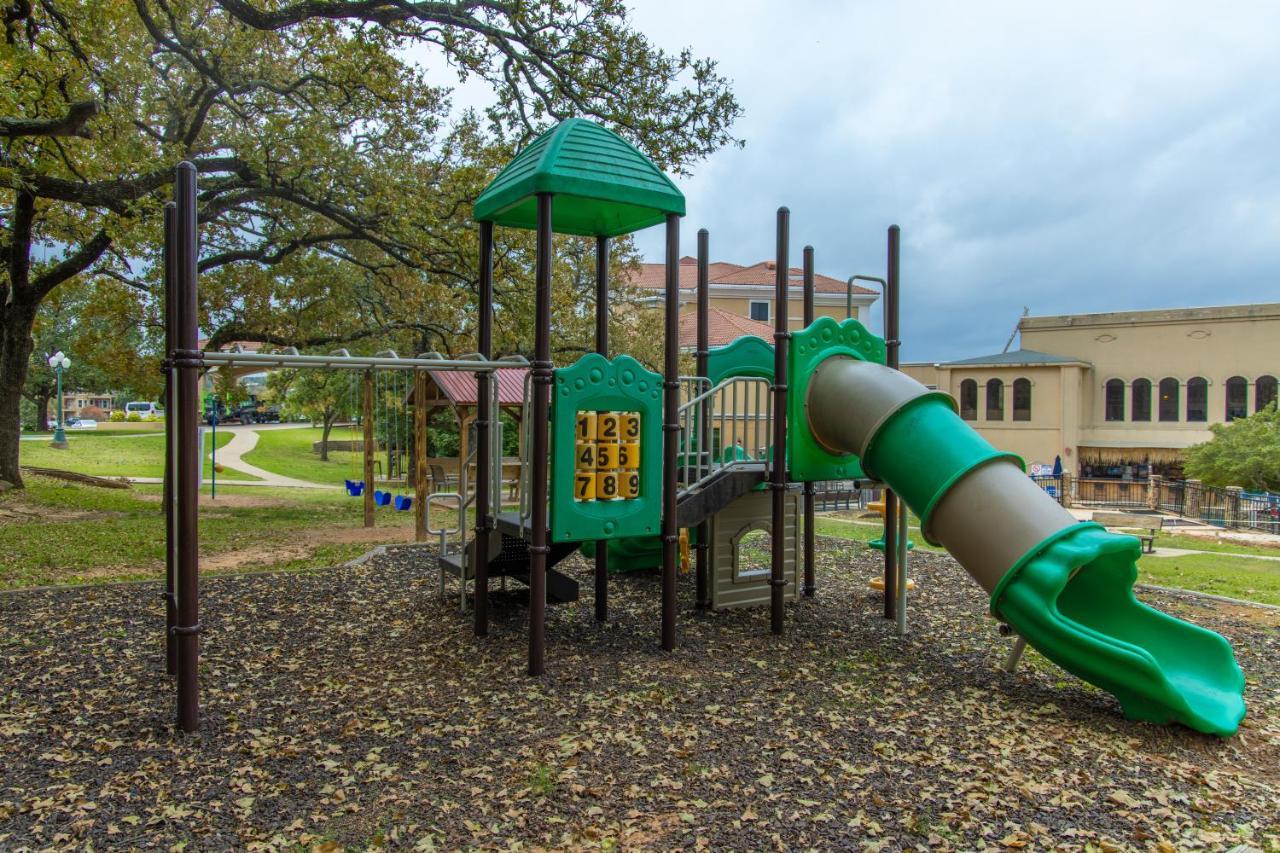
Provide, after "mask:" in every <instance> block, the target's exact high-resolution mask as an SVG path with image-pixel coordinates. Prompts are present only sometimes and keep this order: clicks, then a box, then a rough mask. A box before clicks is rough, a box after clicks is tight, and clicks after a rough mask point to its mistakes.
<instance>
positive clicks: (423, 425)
mask: <svg viewBox="0 0 1280 853" xmlns="http://www.w3.org/2000/svg"><path fill="white" fill-rule="evenodd" d="M429 411H430V409H428V408H427V373H426V371H425V370H415V371H413V539H414V541H415V542H426V541H427V413H428V412H429Z"/></svg>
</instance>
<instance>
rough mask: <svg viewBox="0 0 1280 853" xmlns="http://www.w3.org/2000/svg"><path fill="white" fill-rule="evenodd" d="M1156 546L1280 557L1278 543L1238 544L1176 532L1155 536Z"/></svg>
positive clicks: (1279, 544) (1279, 545)
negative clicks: (1270, 544)
mask: <svg viewBox="0 0 1280 853" xmlns="http://www.w3.org/2000/svg"><path fill="white" fill-rule="evenodd" d="M1156 547H1157V548H1186V549H1187V550H1189V551H1212V552H1214V553H1216V554H1250V555H1252V556H1255V557H1280V543H1278V544H1277V545H1276V546H1275V547H1273V548H1268V547H1266V546H1265V545H1240V544H1237V543H1235V542H1221V541H1219V540H1217V539H1201V538H1200V537H1199V536H1184V535H1179V534H1177V533H1160V534H1159V535H1157V536H1156Z"/></svg>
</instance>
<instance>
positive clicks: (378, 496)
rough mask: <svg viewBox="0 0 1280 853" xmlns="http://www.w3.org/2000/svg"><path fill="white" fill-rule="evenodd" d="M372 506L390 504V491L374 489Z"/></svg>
mask: <svg viewBox="0 0 1280 853" xmlns="http://www.w3.org/2000/svg"><path fill="white" fill-rule="evenodd" d="M373 504H374V506H391V493H390V492H384V491H382V490H380V489H379V490H376V491H374V493H373Z"/></svg>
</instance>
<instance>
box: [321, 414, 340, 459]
mask: <svg viewBox="0 0 1280 853" xmlns="http://www.w3.org/2000/svg"><path fill="white" fill-rule="evenodd" d="M334 420H336V413H335V412H333V411H332V410H330V409H325V410H324V433H323V434H322V435H321V436H320V461H321V462H328V461H329V433H330V431H332V430H333V422H334Z"/></svg>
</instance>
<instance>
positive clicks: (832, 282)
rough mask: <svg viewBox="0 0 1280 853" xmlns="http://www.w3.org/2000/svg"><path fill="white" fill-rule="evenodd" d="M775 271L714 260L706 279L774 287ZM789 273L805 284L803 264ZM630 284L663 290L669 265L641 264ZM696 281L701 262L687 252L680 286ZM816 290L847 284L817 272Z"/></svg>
mask: <svg viewBox="0 0 1280 853" xmlns="http://www.w3.org/2000/svg"><path fill="white" fill-rule="evenodd" d="M776 271H777V267H776V266H775V265H774V262H773V261H760V262H759V263H757V264H752V265H751V266H747V267H744V266H742V265H741V264H731V263H728V262H727V261H712V262H711V263H709V264H707V279H708V280H709V281H710V282H711V283H712V284H730V285H732V284H740V285H752V284H754V285H767V286H770V287H772V286H773V285H774V284H776V281H775V275H776ZM789 272H790V275H791V286H792V287H800V286H801V285H802V284H803V283H804V278H803V277H804V270H803V269H801V268H800V267H791V268H790V271H789ZM631 284H634V285H635V286H637V287H643V288H646V289H649V290H662V289H663V288H664V287H666V284H667V271H666V265H665V264H643V263H642V264H640V270H639V272H637V273H636V274H635V275H633V276H632V278H631ZM697 284H698V261H697V259H696V258H692V257H690V256H689V255H685V256H684V257H683V258H681V259H680V287H681V288H694V287H696V286H697ZM813 289H814V291H815V292H817V293H844V292H845V291H846V289H847V285H846V283H845V282H843V281H841V280H840V279H838V278H832V277H831V276H827V275H817V274H815V275H814V277H813ZM853 292H854V293H869V294H875V293H877V291H874V290H869V289H868V288H865V287H859V286H858V285H856V284H855V285H854V286H853Z"/></svg>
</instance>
